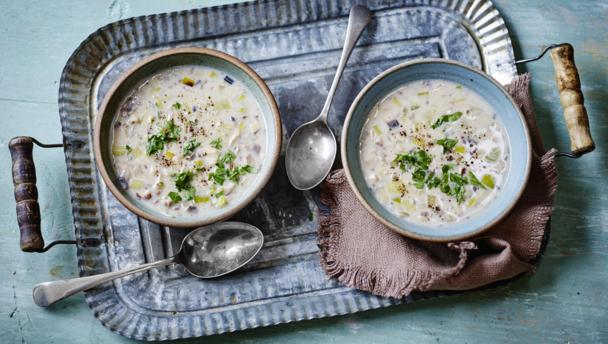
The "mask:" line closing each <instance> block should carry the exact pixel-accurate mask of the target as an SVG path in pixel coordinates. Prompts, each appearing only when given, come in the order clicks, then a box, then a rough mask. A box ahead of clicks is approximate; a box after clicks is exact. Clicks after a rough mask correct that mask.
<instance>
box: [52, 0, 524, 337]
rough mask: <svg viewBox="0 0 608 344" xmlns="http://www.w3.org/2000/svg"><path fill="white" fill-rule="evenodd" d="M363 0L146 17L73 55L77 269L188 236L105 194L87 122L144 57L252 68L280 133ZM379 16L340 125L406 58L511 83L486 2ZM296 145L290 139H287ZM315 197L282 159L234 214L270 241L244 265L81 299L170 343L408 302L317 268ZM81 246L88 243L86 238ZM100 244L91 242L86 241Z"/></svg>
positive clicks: (303, 112)
mask: <svg viewBox="0 0 608 344" xmlns="http://www.w3.org/2000/svg"><path fill="white" fill-rule="evenodd" d="M355 2H358V1H349V0H318V1H309V0H299V1H279V0H270V1H262V2H251V3H245V4H238V5H230V6H222V7H215V8H205V9H196V10H191V11H183V12H174V13H168V14H166V13H165V14H157V15H151V16H144V17H137V18H131V19H126V20H121V21H119V22H116V23H113V24H110V25H107V26H105V27H103V28H101V29H99V30H97V31H96V32H95V33H93V34H92V35H91V36H89V37H88V38H87V39H86V40H85V41H84V42H83V43H82V44H81V45H80V46H79V47H78V48H77V49H76V51H75V52H74V54H73V55H72V56H71V57H70V59H69V60H68V62H67V65H66V67H65V69H64V71H63V75H62V77H61V85H60V89H59V112H60V116H61V124H62V128H63V138H64V144H65V156H66V163H67V169H68V175H69V181H70V194H71V198H72V208H73V213H74V222H75V228H76V237H77V240H78V241H79V242H80V243H81V244H79V246H78V265H79V268H80V274H81V275H83V276H84V275H91V274H97V273H102V272H107V271H111V270H117V269H122V268H125V267H129V266H132V265H135V264H140V263H144V262H148V261H152V260H155V259H160V258H164V257H167V256H169V255H172V254H173V253H175V252H176V250H177V249H178V245H179V242H180V241H181V238H182V237H183V236H184V235H185V232H184V231H183V230H178V229H172V228H164V227H160V226H158V225H156V224H153V223H150V222H147V221H145V220H143V219H140V218H137V217H136V216H135V215H134V214H132V213H130V212H129V211H127V209H125V208H124V207H123V206H122V205H120V204H119V203H118V202H117V201H116V200H115V199H114V197H113V196H112V195H111V194H110V193H109V192H108V191H107V189H106V187H105V185H104V184H103V182H102V180H101V178H99V176H98V174H97V170H96V167H95V163H94V160H93V155H92V152H91V130H92V129H91V128H92V122H93V118H94V117H95V115H96V112H97V108H98V106H99V104H100V102H101V100H102V98H103V96H104V94H105V92H106V90H107V89H108V87H109V86H110V85H111V84H112V83H113V82H114V81H115V80H116V79H117V77H118V76H119V75H120V73H121V72H122V71H124V70H125V69H127V68H128V67H130V66H131V65H133V64H134V63H135V62H137V61H138V60H139V59H141V58H142V57H144V56H146V55H149V54H151V53H154V52H157V51H159V50H163V49H167V48H170V47H176V46H190V45H194V46H203V47H209V48H214V49H218V50H222V51H225V52H227V53H229V54H233V55H235V56H237V57H239V58H240V59H242V60H244V61H246V62H248V63H249V64H250V65H251V66H252V67H253V68H254V69H255V70H256V71H257V72H258V73H259V74H260V75H261V76H262V77H263V78H264V79H266V81H267V83H268V85H269V86H270V88H271V90H272V92H273V93H274V95H275V97H276V98H277V101H278V103H279V106H280V110H281V115H282V117H283V123H284V125H285V128H284V135H285V138H287V137H288V135H289V134H290V133H291V132H292V131H293V130H294V129H295V128H296V126H298V125H299V124H300V123H302V122H305V121H308V120H310V119H312V118H314V117H315V116H316V115H317V114H318V113H319V111H320V110H321V107H322V104H323V101H324V98H325V95H326V94H327V91H328V88H329V84H330V82H331V79H332V77H333V74H334V70H335V68H336V66H337V62H338V58H339V55H340V50H341V45H342V42H343V39H344V34H345V28H346V24H347V17H348V11H349V9H350V7H351V6H352V5H353V4H354V3H355ZM367 6H368V7H369V8H370V9H371V10H373V11H374V14H375V20H374V21H373V22H372V24H371V25H370V27H368V29H367V31H366V32H364V33H363V35H362V38H361V40H360V42H359V45H358V47H357V48H356V49H355V50H354V52H353V54H352V57H351V59H350V62H349V63H348V66H347V68H346V71H345V73H344V76H343V78H342V82H341V84H340V86H339V89H338V92H337V94H336V97H335V98H334V106H333V108H332V111H331V114H330V124H331V126H332V128H333V129H334V131H335V133H336V134H337V137H340V135H339V134H340V131H341V123H342V121H343V119H344V116H345V114H346V112H347V109H348V107H349V104H350V103H351V101H352V100H353V98H354V97H355V95H356V94H357V92H358V91H359V90H360V89H361V88H362V87H363V85H365V83H367V82H368V81H369V80H371V79H372V78H373V77H374V76H375V75H377V74H378V73H380V72H381V71H383V70H385V69H386V68H388V67H390V66H392V65H395V64H397V63H399V62H402V61H404V60H408V59H413V58H422V57H444V58H449V59H454V60H458V61H461V62H464V63H467V64H470V65H473V66H475V67H478V68H482V69H484V70H485V71H486V72H487V73H489V74H490V75H492V76H494V77H495V78H496V79H498V80H499V81H500V82H502V83H507V82H509V81H510V80H511V78H512V77H514V76H515V73H516V70H515V64H514V57H513V50H512V46H511V41H510V38H509V35H508V32H507V28H506V27H505V24H504V22H503V20H502V18H501V17H500V14H499V13H498V11H497V10H496V9H495V8H494V6H493V5H492V3H491V2H490V1H487V0H472V1H468V0H463V1H458V0H455V1H451V0H444V1H430V0H426V1H405V0H403V1H390V2H388V1H383V0H377V1H369V2H367ZM284 142H287V140H284ZM317 196H318V195H317V191H313V192H299V191H296V190H295V189H293V188H292V187H291V186H290V184H289V182H288V180H287V177H286V174H285V170H284V162H283V161H282V160H281V161H280V162H279V163H278V168H277V170H276V172H275V174H274V176H273V178H272V180H271V182H270V183H269V185H268V186H267V187H266V188H265V190H264V191H263V192H262V193H261V195H260V196H259V197H258V198H257V199H256V200H255V201H254V202H253V203H252V204H251V205H249V206H248V207H247V208H246V209H245V210H243V211H242V212H241V213H240V214H238V215H237V216H236V219H238V220H240V221H244V222H249V223H252V224H254V225H256V226H258V227H259V228H260V229H262V231H263V232H264V235H265V239H266V244H265V245H264V248H263V249H262V251H261V253H260V255H259V256H258V257H257V258H256V260H255V261H254V262H253V263H251V264H249V265H248V266H247V267H246V268H245V269H243V270H241V271H240V272H239V273H236V274H232V275H230V276H228V277H225V278H221V279H216V280H200V279H196V278H194V277H191V276H190V275H188V274H187V273H186V272H185V270H184V269H183V268H182V267H169V268H163V269H158V270H153V271H150V272H148V273H143V274H139V275H136V276H131V277H126V278H123V279H120V280H116V281H115V282H113V283H108V284H106V285H105V286H103V287H100V288H96V289H94V290H92V291H90V292H88V293H87V295H86V301H87V302H88V304H89V306H90V307H91V308H92V309H93V311H94V312H95V316H96V317H97V318H98V319H99V320H100V321H101V322H102V323H103V325H104V326H106V327H108V328H109V329H111V330H112V331H115V332H117V333H119V334H121V335H123V336H126V337H130V338H136V339H145V340H163V339H176V338H187V337H195V336H205V335H211V334H217V333H223V332H231V331H238V330H243V329H248V328H254V327H259V326H268V325H274V324H280V323H286V322H291V321H299V320H304V319H314V318H320V317H327V316H334V315H338V314H347V313H354V312H359V311H363V310H367V309H373V308H380V307H386V306H390V305H393V304H397V303H404V302H405V303H407V302H413V301H415V300H417V299H420V298H426V297H433V296H438V295H441V294H439V293H425V294H414V295H411V296H410V297H408V298H406V299H403V300H396V299H387V298H381V297H376V296H373V295H370V294H367V293H364V292H360V291H357V290H353V289H350V288H345V287H343V286H340V285H339V284H338V283H336V282H335V281H332V280H328V279H327V277H326V276H325V274H324V272H323V270H322V269H321V266H320V264H319V255H318V247H317V244H316V239H317V234H316V230H317V226H318V212H319V209H318V206H317V198H318V197H317ZM84 243H89V244H87V245H84ZM91 243H93V244H91Z"/></svg>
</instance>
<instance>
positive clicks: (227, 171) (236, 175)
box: [209, 151, 253, 185]
mask: <svg viewBox="0 0 608 344" xmlns="http://www.w3.org/2000/svg"><path fill="white" fill-rule="evenodd" d="M235 160H236V155H235V154H234V153H233V152H231V151H228V152H226V153H224V155H222V156H220V158H219V159H218V160H217V162H216V164H215V166H216V169H215V171H213V172H212V173H209V180H213V181H214V182H215V183H216V184H218V185H224V183H225V182H226V179H228V180H230V181H233V182H235V183H238V182H239V180H240V178H241V176H243V175H245V174H247V173H252V172H253V167H252V166H250V165H243V166H226V165H230V164H232V163H233V162H234V161H235Z"/></svg>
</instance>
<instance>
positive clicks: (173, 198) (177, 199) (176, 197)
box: [167, 191, 182, 203]
mask: <svg viewBox="0 0 608 344" xmlns="http://www.w3.org/2000/svg"><path fill="white" fill-rule="evenodd" d="M167 196H169V198H170V199H171V201H173V202H175V203H177V202H180V201H181V200H182V196H180V195H179V194H178V193H177V192H175V191H171V192H169V193H168V194H167Z"/></svg>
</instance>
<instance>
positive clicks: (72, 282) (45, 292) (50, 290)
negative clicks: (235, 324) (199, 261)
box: [34, 257, 175, 307]
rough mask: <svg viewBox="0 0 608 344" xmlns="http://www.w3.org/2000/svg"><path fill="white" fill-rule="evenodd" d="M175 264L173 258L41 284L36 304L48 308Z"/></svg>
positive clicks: (36, 292) (37, 291)
mask: <svg viewBox="0 0 608 344" xmlns="http://www.w3.org/2000/svg"><path fill="white" fill-rule="evenodd" d="M174 262H175V257H171V258H166V259H163V260H158V261H155V262H152V263H147V264H142V265H138V266H135V267H132V268H128V269H124V270H120V271H114V272H106V273H104V274H99V275H93V276H87V277H78V278H72V279H67V280H60V281H52V282H44V283H40V284H37V285H36V286H35V287H34V302H35V303H36V304H37V305H38V306H40V307H47V306H50V305H52V304H54V303H55V302H57V301H60V300H63V299H65V298H67V297H70V296H72V295H74V294H76V293H78V292H81V291H85V290H88V289H91V288H93V287H96V286H98V285H100V284H103V283H106V282H109V281H112V280H114V279H116V278H119V277H123V276H127V275H130V274H133V273H136V272H142V271H146V270H149V269H151V268H155V267H161V266H165V265H169V264H171V263H174Z"/></svg>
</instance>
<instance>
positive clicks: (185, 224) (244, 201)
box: [93, 47, 282, 228]
mask: <svg viewBox="0 0 608 344" xmlns="http://www.w3.org/2000/svg"><path fill="white" fill-rule="evenodd" d="M182 54H194V55H208V56H212V57H216V58H219V59H222V60H224V61H226V62H228V63H230V64H232V65H234V66H235V67H237V68H238V69H240V70H242V71H243V72H245V73H246V74H247V75H248V76H249V77H250V78H251V79H253V81H255V83H256V85H257V86H258V87H259V88H260V90H261V91H262V93H263V94H264V96H265V98H266V101H267V102H268V106H269V108H270V112H271V113H272V117H273V119H274V122H272V123H274V126H275V128H276V130H275V137H274V141H273V142H275V144H274V147H273V149H272V151H271V152H270V154H269V155H268V156H267V158H266V159H271V161H270V165H269V168H268V169H267V170H266V172H265V173H264V174H263V175H262V176H261V179H259V182H257V185H256V186H255V188H254V189H253V192H251V193H250V194H249V196H248V197H246V198H241V199H239V200H238V202H239V203H238V205H237V206H235V207H234V208H232V209H231V210H230V211H227V212H226V213H223V214H218V215H215V216H212V217H208V218H205V219H197V220H194V219H187V220H180V218H183V217H176V218H169V217H160V216H157V215H155V214H153V213H151V212H148V211H146V210H144V209H143V208H140V207H138V206H137V205H135V204H134V203H133V202H131V201H130V200H129V199H128V198H127V197H125V196H124V195H123V194H122V192H121V190H120V188H119V187H118V186H117V185H116V184H115V183H114V182H113V181H112V180H111V178H110V175H109V174H108V169H107V167H106V166H105V164H104V162H103V159H102V154H101V144H100V140H101V130H99V129H100V128H101V125H102V124H103V123H104V122H105V121H108V120H112V119H113V118H114V114H108V113H107V112H106V108H107V106H108V104H109V101H110V99H112V97H113V96H114V95H115V93H116V91H117V90H118V88H119V87H120V86H121V85H122V84H123V83H124V82H125V81H126V80H127V79H128V78H129V77H131V75H132V74H133V73H135V72H136V71H137V70H139V69H141V68H142V67H144V66H145V65H147V64H149V63H152V62H154V61H157V60H160V59H163V58H166V57H169V56H174V55H182ZM281 141H282V126H281V116H280V112H279V108H278V106H277V103H276V100H275V98H274V96H273V95H272V92H271V91H270V89H269V88H268V86H267V85H266V83H265V82H264V80H263V79H262V78H261V77H260V76H259V75H258V74H257V73H256V72H255V71H254V70H253V69H252V68H251V67H250V66H249V65H247V64H246V63H245V62H243V61H241V60H239V59H238V58H236V57H234V56H232V55H229V54H227V53H224V52H221V51H218V50H215V49H209V48H199V47H180V48H169V49H167V50H163V51H160V52H157V53H154V54H152V55H150V56H148V57H146V58H144V59H142V60H141V61H139V62H138V63H136V64H135V65H133V66H132V67H130V68H129V69H127V70H126V71H124V72H123V73H121V75H120V77H119V78H118V79H117V80H116V81H115V82H114V83H113V84H112V86H111V87H110V88H109V89H108V92H106V94H105V96H104V98H103V101H102V103H101V106H100V107H99V111H97V114H96V119H95V125H94V130H93V150H94V157H95V165H96V166H97V169H98V170H99V172H100V174H101V177H102V179H103V181H104V183H105V184H106V186H107V187H108V189H110V192H112V194H113V195H114V197H116V198H117V199H118V201H119V202H120V203H121V204H122V205H124V206H125V207H127V209H129V210H130V211H131V212H133V213H135V214H136V215H137V216H140V217H142V218H144V219H146V220H149V221H151V222H154V223H157V224H160V225H165V226H171V227H177V228H195V227H200V226H205V225H209V224H212V223H215V222H219V221H221V220H225V219H227V218H229V217H231V216H233V215H234V214H236V213H237V212H238V211H240V210H241V209H243V208H244V207H245V206H246V205H248V204H249V203H251V201H253V199H254V198H255V197H257V195H258V194H259V193H260V191H262V189H263V188H264V186H266V184H267V183H268V181H269V180H270V178H271V177H272V174H273V173H274V171H275V168H276V164H277V162H278V160H279V156H280V153H281Z"/></svg>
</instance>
